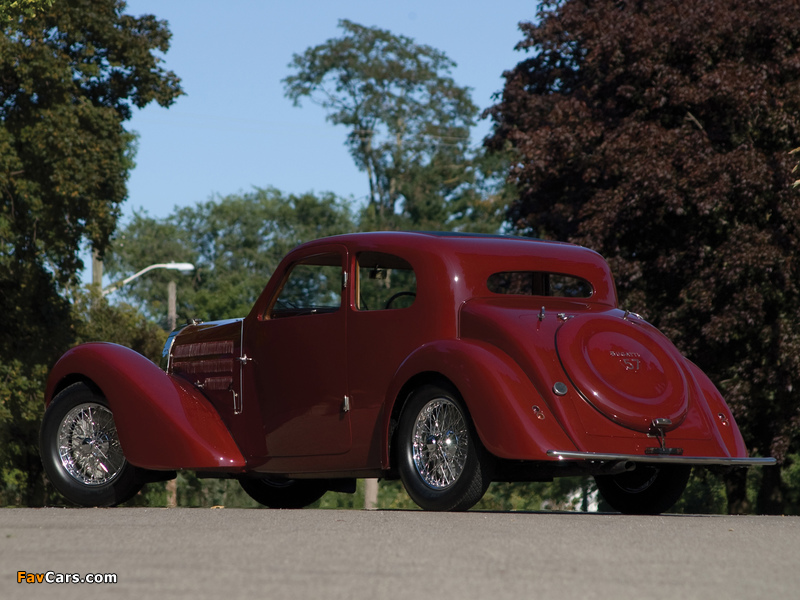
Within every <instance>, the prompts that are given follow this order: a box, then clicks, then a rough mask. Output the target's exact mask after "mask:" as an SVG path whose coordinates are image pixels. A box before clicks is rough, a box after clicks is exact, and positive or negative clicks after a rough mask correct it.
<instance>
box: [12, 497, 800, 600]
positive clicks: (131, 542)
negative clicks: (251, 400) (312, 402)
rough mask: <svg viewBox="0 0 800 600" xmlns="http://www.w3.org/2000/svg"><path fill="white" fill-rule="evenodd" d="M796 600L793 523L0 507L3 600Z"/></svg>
mask: <svg viewBox="0 0 800 600" xmlns="http://www.w3.org/2000/svg"><path fill="white" fill-rule="evenodd" d="M20 573H22V574H21V575H20ZM73 574H75V576H76V577H84V576H85V575H87V574H100V575H101V576H102V575H105V574H109V575H114V576H115V577H116V580H117V581H116V583H94V584H88V583H62V584H59V583H49V584H48V583H45V582H43V583H27V580H28V579H29V578H31V577H32V578H33V580H34V581H35V580H36V578H37V577H41V578H43V579H50V580H56V579H58V578H59V577H60V578H61V579H70V578H72V576H73ZM19 579H22V580H23V582H22V583H18V580H19ZM798 597H800V518H798V517H753V516H747V517H727V516H724V517H723V516H684V515H681V516H669V515H668V516H659V517H644V516H642V517H638V516H622V515H610V514H580V513H491V512H468V513H456V514H441V513H425V512H418V511H334V510H297V511H278V510H256V509H253V510H246V509H210V508H207V509H159V508H110V509H64V508H44V509H11V508H6V509H0V598H2V599H17V598H20V599H35V600H38V599H39V598H58V599H59V600H72V599H80V600H85V599H88V598H103V599H111V600H113V599H117V598H147V599H148V600H150V599H158V598H166V599H173V598H174V599H184V598H185V599H192V600H196V599H200V598H218V599H221V600H232V599H235V598H253V599H258V600H276V599H283V598H286V599H292V600H296V599H305V598H309V599H311V598H313V599H320V600H335V599H347V600H351V599H355V600H360V599H367V598H369V599H373V598H374V599H380V600H393V599H420V600H432V599H439V598H442V599H446V600H456V599H457V600H472V599H475V600H477V599H481V600H503V599H506V598H509V599H512V598H513V599H515V600H516V599H530V600H551V599H552V600H569V599H572V598H574V599H581V600H588V599H593V598H596V599H602V600H627V599H632V598H636V599H637V600H638V599H648V598H653V599H673V598H674V599H679V600H689V599H692V598H698V599H704V600H707V599H725V600H733V599H740V598H753V599H756V598H759V599H760V598H798Z"/></svg>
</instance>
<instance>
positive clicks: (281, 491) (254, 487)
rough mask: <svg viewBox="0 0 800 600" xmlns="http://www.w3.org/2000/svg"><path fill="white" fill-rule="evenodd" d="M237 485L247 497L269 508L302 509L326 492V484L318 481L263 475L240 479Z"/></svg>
mask: <svg viewBox="0 0 800 600" xmlns="http://www.w3.org/2000/svg"><path fill="white" fill-rule="evenodd" d="M239 483H240V484H241V486H242V488H243V489H244V491H245V492H247V495H248V496H250V497H251V498H252V499H253V500H255V501H256V502H258V503H259V504H263V505H264V506H268V507H269V508H303V507H305V506H308V505H309V504H313V503H314V502H316V501H317V500H319V499H320V498H322V496H323V495H324V494H325V492H326V491H328V486H327V482H325V481H321V480H318V479H283V478H280V477H274V476H270V475H265V476H263V477H242V478H240V479H239Z"/></svg>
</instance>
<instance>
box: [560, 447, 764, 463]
mask: <svg viewBox="0 0 800 600" xmlns="http://www.w3.org/2000/svg"><path fill="white" fill-rule="evenodd" d="M547 456H551V457H553V458H557V459H558V460H591V461H627V462H643V463H651V464H652V463H673V464H679V465H699V466H703V465H726V466H729V467H766V466H769V465H774V464H775V463H776V462H777V461H776V460H775V459H774V458H731V457H729V456H719V457H717V456H680V455H677V454H646V455H642V454H603V453H602V452H576V451H572V450H548V451H547Z"/></svg>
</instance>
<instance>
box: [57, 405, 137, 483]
mask: <svg viewBox="0 0 800 600" xmlns="http://www.w3.org/2000/svg"><path fill="white" fill-rule="evenodd" d="M58 454H59V457H60V458H61V464H62V465H63V467H64V469H65V470H66V471H67V473H69V474H70V475H71V476H72V477H74V478H75V479H77V480H78V481H79V482H81V483H83V484H84V485H103V484H106V483H110V482H111V481H113V480H114V479H115V478H116V477H117V476H119V474H120V473H121V472H122V469H123V468H124V467H125V464H126V460H125V455H124V454H123V453H122V447H121V446H120V443H119V437H118V436H117V427H116V425H115V424H114V416H113V415H112V414H111V411H110V410H108V409H107V408H106V407H105V406H102V405H100V404H97V403H92V402H89V403H86V404H81V405H78V406H76V407H75V408H73V409H72V410H70V411H69V412H68V413H67V414H66V416H65V417H64V419H63V420H62V421H61V427H60V428H59V430H58Z"/></svg>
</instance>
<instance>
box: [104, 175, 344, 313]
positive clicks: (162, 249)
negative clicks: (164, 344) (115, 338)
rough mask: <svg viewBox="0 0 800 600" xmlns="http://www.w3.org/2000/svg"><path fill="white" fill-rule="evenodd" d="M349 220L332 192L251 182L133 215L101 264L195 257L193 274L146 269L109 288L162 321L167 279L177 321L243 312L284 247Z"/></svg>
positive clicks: (117, 271) (134, 267)
mask: <svg viewBox="0 0 800 600" xmlns="http://www.w3.org/2000/svg"><path fill="white" fill-rule="evenodd" d="M354 228H355V225H354V223H353V220H352V215H351V214H350V210H349V207H348V206H347V205H345V204H342V203H341V202H340V201H338V200H337V199H336V198H335V197H334V196H333V195H330V194H326V195H322V196H319V197H318V196H314V195H312V194H304V195H301V196H293V195H290V196H284V195H283V194H282V193H281V192H279V191H278V190H275V189H273V188H268V189H257V190H255V191H253V192H251V193H247V194H244V195H241V196H238V195H233V196H227V197H225V198H220V199H216V200H209V201H207V202H204V203H200V204H197V205H195V206H190V207H185V208H178V209H176V210H175V212H174V213H173V214H172V215H169V216H168V217H166V218H164V219H153V218H151V217H148V216H147V215H144V214H137V215H135V216H134V218H133V220H132V221H131V223H130V224H129V225H128V226H127V227H125V228H124V229H123V230H121V231H120V232H119V233H118V235H117V236H116V238H115V240H114V242H113V247H112V252H110V253H109V256H108V259H107V261H106V267H107V270H108V272H109V273H110V274H111V275H112V277H119V278H122V277H124V276H126V275H130V274H132V273H135V272H136V271H138V270H140V269H142V268H144V267H146V266H148V265H150V264H152V263H158V262H169V261H187V262H191V263H193V264H194V265H195V267H196V271H195V274H194V276H193V277H186V276H180V275H179V276H176V275H175V274H174V273H172V272H169V271H153V272H152V273H148V274H147V275H146V276H143V277H141V278H139V279H137V280H135V281H133V282H131V284H130V285H128V286H126V287H124V288H123V289H122V290H121V291H120V292H116V293H117V294H121V295H122V297H125V298H127V299H129V300H130V301H131V302H132V303H134V304H136V305H138V306H140V307H141V309H142V310H143V311H144V312H146V313H148V314H150V315H151V316H152V317H153V318H156V319H159V320H161V321H162V324H163V325H164V326H166V322H165V320H164V318H165V315H166V312H167V311H166V295H167V282H168V281H169V280H170V279H173V280H174V281H175V282H176V284H177V299H178V322H179V323H180V322H186V320H187V319H190V318H198V319H202V320H204V321H208V320H213V319H224V318H234V317H243V316H245V315H247V313H248V312H250V309H251V308H252V306H253V303H254V302H255V300H256V298H258V295H259V294H260V293H261V291H262V290H263V289H264V286H265V285H266V283H267V281H268V280H269V277H270V275H272V272H273V271H274V270H275V268H276V267H277V266H278V263H279V262H280V260H281V259H282V258H283V257H284V256H285V255H286V254H287V253H288V252H289V250H291V249H292V248H294V247H295V246H296V245H298V244H300V243H302V242H306V241H309V240H312V239H316V238H319V237H324V236H326V235H334V234H337V233H346V232H349V231H352V230H353V229H354Z"/></svg>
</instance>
